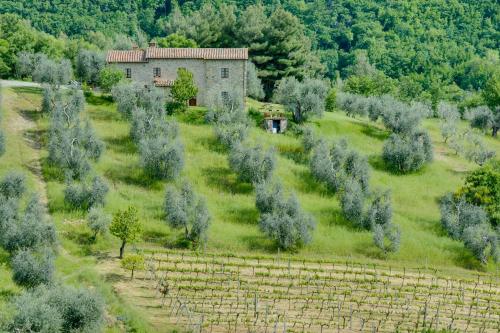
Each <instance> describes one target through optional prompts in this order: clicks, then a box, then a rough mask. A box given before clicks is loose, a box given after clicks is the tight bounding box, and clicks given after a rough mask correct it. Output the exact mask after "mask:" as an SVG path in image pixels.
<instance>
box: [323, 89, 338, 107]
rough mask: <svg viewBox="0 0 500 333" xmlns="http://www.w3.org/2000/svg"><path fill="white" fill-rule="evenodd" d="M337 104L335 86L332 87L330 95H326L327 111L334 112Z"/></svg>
mask: <svg viewBox="0 0 500 333" xmlns="http://www.w3.org/2000/svg"><path fill="white" fill-rule="evenodd" d="M336 105H337V90H336V89H335V88H330V90H329V91H328V95H326V101H325V111H328V112H333V111H335V107H336Z"/></svg>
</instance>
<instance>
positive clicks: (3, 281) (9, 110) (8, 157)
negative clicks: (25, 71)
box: [0, 88, 151, 332]
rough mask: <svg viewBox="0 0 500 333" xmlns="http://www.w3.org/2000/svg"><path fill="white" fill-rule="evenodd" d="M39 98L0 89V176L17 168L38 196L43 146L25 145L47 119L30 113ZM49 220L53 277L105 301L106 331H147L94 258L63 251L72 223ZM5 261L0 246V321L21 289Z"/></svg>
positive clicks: (41, 187)
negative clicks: (3, 140) (1, 140)
mask: <svg viewBox="0 0 500 333" xmlns="http://www.w3.org/2000/svg"><path fill="white" fill-rule="evenodd" d="M40 100H41V98H40V91H39V90H38V89H33V88H14V89H3V102H2V116H3V117H2V122H1V127H2V129H3V130H4V131H5V134H6V137H7V147H6V148H7V149H6V150H7V152H6V154H5V155H4V156H2V157H0V177H3V175H4V174H5V173H7V172H9V171H12V170H16V171H20V172H23V173H24V174H25V175H26V179H27V184H28V189H29V191H37V192H38V193H39V194H40V195H41V197H42V200H44V198H43V197H44V195H43V192H44V184H43V180H42V178H41V175H40V173H39V171H40V170H38V166H37V161H38V160H39V159H40V155H42V156H44V155H45V154H46V152H45V151H43V150H42V151H41V152H40V151H39V150H37V149H36V145H34V144H31V143H33V142H35V141H33V140H36V138H37V135H38V133H39V129H40V130H41V131H40V132H41V134H43V131H44V128H45V127H46V124H47V120H46V119H44V118H40V117H39V116H38V115H39V114H38V113H37V112H36V109H38V108H39V105H40ZM33 121H38V124H39V125H40V126H38V127H37V126H36V123H34V122H33ZM42 138H43V136H42ZM53 190H54V187H53V186H48V191H49V192H48V198H49V202H52V200H53V194H54V191H53ZM49 205H50V204H49ZM54 220H55V222H56V225H57V231H58V235H59V241H60V242H61V245H62V247H61V248H60V251H59V256H58V258H57V262H56V266H57V275H58V277H59V278H60V279H61V280H62V281H64V282H65V283H68V284H72V285H75V286H80V285H86V286H89V287H90V288H95V289H97V290H98V291H99V293H100V294H101V295H102V296H103V297H104V298H105V300H106V304H107V312H108V315H107V318H106V321H107V324H108V325H107V329H106V332H120V331H124V330H125V329H126V328H129V329H131V328H134V329H135V330H136V332H150V331H151V328H150V326H149V324H147V323H146V322H145V321H144V320H143V319H142V318H143V315H142V314H140V313H137V311H136V310H134V309H131V308H130V307H129V306H128V305H126V304H125V303H124V302H123V300H122V299H121V298H120V297H119V296H117V295H116V294H115V293H114V292H113V289H112V287H111V285H110V284H108V283H105V282H104V281H103V280H102V279H101V278H100V276H99V275H98V274H97V272H96V270H95V266H96V258H95V257H92V256H85V257H84V256H75V253H76V252H75V251H68V249H72V248H75V246H74V244H75V243H74V242H72V241H70V240H69V239H71V238H72V237H69V238H68V236H69V235H70V234H68V233H65V231H64V228H63V227H62V226H63V225H65V224H67V223H69V224H71V225H73V226H75V225H78V223H75V221H72V222H71V223H70V222H69V220H67V219H66V218H61V219H58V218H57V219H54ZM78 229H82V228H80V227H79V228H78ZM8 262H9V257H8V254H7V253H5V252H4V251H1V250H0V324H1V323H2V322H3V321H4V320H5V319H6V318H8V314H9V313H10V312H11V310H12V309H11V307H10V306H9V305H8V301H9V299H10V297H12V296H14V295H16V294H18V293H19V292H21V291H22V290H21V289H20V288H18V287H17V286H16V285H15V284H14V283H13V282H12V279H11V274H10V270H9V267H8ZM110 315H113V316H110ZM116 317H120V318H122V319H123V321H117V320H116V319H115V318H116Z"/></svg>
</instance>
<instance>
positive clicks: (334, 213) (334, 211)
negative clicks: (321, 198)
mask: <svg viewBox="0 0 500 333" xmlns="http://www.w3.org/2000/svg"><path fill="white" fill-rule="evenodd" d="M332 200H334V199H333V197H332ZM315 215H317V216H323V219H322V220H326V221H327V223H328V225H329V226H333V225H335V226H341V227H344V228H346V229H348V230H350V231H353V232H358V231H363V229H361V228H359V227H358V226H356V225H355V224H354V223H353V222H351V221H349V220H347V219H346V218H345V217H344V216H343V215H342V211H341V210H340V209H339V208H332V207H329V208H325V209H322V210H319V211H316V214H315Z"/></svg>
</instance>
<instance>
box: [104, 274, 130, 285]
mask: <svg viewBox="0 0 500 333" xmlns="http://www.w3.org/2000/svg"><path fill="white" fill-rule="evenodd" d="M104 281H106V282H109V283H116V282H121V281H130V278H129V277H128V276H124V275H121V274H117V273H107V274H106V275H104Z"/></svg>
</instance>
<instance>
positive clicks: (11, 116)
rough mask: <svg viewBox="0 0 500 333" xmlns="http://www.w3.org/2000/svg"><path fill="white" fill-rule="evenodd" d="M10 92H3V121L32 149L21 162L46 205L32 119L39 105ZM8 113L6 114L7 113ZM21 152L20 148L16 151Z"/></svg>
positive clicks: (17, 83)
mask: <svg viewBox="0 0 500 333" xmlns="http://www.w3.org/2000/svg"><path fill="white" fill-rule="evenodd" d="M1 86H2V87H3V88H6V87H34V86H36V84H33V83H30V82H20V81H2V82H1ZM10 91H11V92H12V93H7V94H4V98H3V102H2V104H3V109H4V113H5V117H4V121H6V120H8V124H7V126H8V131H9V132H10V135H14V136H16V137H18V138H22V139H23V142H24V143H25V144H26V145H27V146H28V147H29V148H30V149H31V150H32V151H31V152H30V154H29V156H22V160H23V161H22V162H23V164H24V165H25V166H26V168H27V169H28V170H29V171H30V172H31V173H32V174H33V175H34V177H33V179H34V181H35V186H36V190H37V192H38V194H39V196H40V200H41V201H42V203H43V204H44V205H45V206H46V205H47V203H48V199H47V186H46V184H45V181H44V179H43V174H42V165H41V163H40V159H41V141H40V133H39V131H38V128H37V124H36V123H35V120H34V119H33V112H39V109H40V106H39V105H38V103H34V102H33V101H32V100H30V99H28V98H26V97H24V96H22V95H21V94H18V93H16V92H15V90H13V89H11V90H10ZM7 113H8V114H7ZM11 153H14V154H16V153H18V154H20V153H21V149H19V151H18V152H11Z"/></svg>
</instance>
